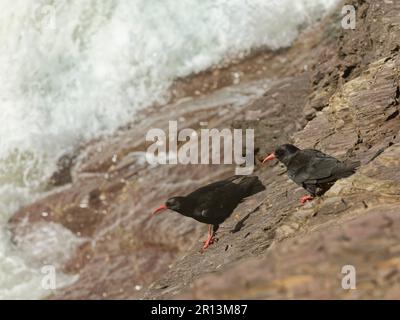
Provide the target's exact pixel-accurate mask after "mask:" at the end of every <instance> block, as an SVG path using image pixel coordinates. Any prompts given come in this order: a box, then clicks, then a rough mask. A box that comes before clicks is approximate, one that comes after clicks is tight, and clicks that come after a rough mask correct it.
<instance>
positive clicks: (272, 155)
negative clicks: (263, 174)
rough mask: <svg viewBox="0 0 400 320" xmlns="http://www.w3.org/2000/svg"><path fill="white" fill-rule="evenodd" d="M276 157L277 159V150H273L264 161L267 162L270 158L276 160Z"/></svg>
mask: <svg viewBox="0 0 400 320" xmlns="http://www.w3.org/2000/svg"><path fill="white" fill-rule="evenodd" d="M274 159H276V156H275V152H272V153H271V154H270V155H269V156H268V157H266V158H265V159H264V160H263V162H262V163H265V162H267V161H268V160H274Z"/></svg>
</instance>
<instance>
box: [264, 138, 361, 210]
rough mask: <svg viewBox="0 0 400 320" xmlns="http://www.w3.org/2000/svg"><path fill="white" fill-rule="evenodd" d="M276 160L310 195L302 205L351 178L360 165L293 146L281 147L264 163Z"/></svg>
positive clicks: (303, 199) (305, 197)
mask: <svg viewBox="0 0 400 320" xmlns="http://www.w3.org/2000/svg"><path fill="white" fill-rule="evenodd" d="M275 158H277V159H278V160H279V161H280V162H282V163H283V164H284V165H285V166H286V168H287V170H288V176H289V178H290V179H292V180H293V181H294V182H295V183H297V184H298V185H300V186H302V187H303V188H304V189H306V190H307V191H308V192H309V193H310V195H307V196H304V197H302V198H301V199H300V201H301V203H304V202H306V201H308V200H312V199H313V198H314V197H315V196H316V195H321V194H323V193H324V192H325V191H327V190H328V189H329V188H330V187H331V186H332V185H333V184H334V183H335V181H336V180H338V179H341V178H346V177H349V176H351V175H352V174H353V173H354V172H355V169H356V168H357V166H359V163H351V164H348V163H344V162H342V161H340V160H338V159H336V158H334V157H331V156H329V155H327V154H325V153H323V152H321V151H318V150H314V149H304V150H300V149H299V148H297V147H296V146H294V145H292V144H284V145H281V146H279V147H278V148H277V149H276V150H275V151H274V152H273V153H271V154H270V155H269V156H267V157H266V158H265V159H264V161H263V163H265V162H266V161H268V160H273V159H275Z"/></svg>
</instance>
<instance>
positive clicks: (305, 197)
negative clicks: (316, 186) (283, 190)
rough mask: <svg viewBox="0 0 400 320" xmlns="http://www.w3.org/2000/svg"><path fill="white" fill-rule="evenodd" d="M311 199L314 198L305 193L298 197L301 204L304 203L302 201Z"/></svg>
mask: <svg viewBox="0 0 400 320" xmlns="http://www.w3.org/2000/svg"><path fill="white" fill-rule="evenodd" d="M313 199H314V197H313V196H310V195H306V196H304V197H301V198H300V202H301V204H304V203H306V202H307V201H310V200H313Z"/></svg>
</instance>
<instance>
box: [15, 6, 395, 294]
mask: <svg viewBox="0 0 400 320" xmlns="http://www.w3.org/2000/svg"><path fill="white" fill-rule="evenodd" d="M352 3H353V4H355V5H356V6H357V8H358V9H357V17H358V20H357V22H358V23H357V28H356V30H354V31H352V30H340V29H338V28H337V27H332V25H334V24H335V23H338V22H337V20H335V19H334V18H329V17H328V18H327V19H326V20H324V21H323V22H321V25H320V26H319V27H317V28H316V29H315V30H313V31H310V32H309V33H307V34H304V35H302V37H301V38H300V39H299V40H298V42H297V43H296V44H295V45H294V46H293V47H292V48H290V49H288V50H285V51H283V52H280V53H277V54H271V53H268V54H266V55H261V56H257V55H256V56H254V57H252V58H251V59H249V60H247V61H245V62H244V64H242V65H240V66H239V65H238V66H237V68H238V70H240V72H242V73H244V75H242V77H241V79H243V80H242V81H243V83H241V84H239V85H234V86H231V84H230V83H228V85H230V86H229V87H226V88H223V87H221V86H222V85H218V86H217V87H216V88H213V90H211V91H210V92H208V93H207V90H206V89H204V88H202V89H201V90H202V91H201V92H202V95H201V96H200V97H196V98H186V99H183V100H178V101H176V102H174V103H171V104H170V105H168V106H165V107H163V108H162V109H157V108H155V109H153V110H148V111H145V112H144V113H143V114H141V115H139V116H138V118H137V119H136V120H135V122H133V123H132V124H131V125H130V126H128V127H127V128H125V129H124V130H122V131H121V132H119V133H118V134H116V135H115V136H113V137H109V138H107V139H104V140H102V141H96V142H92V143H90V144H88V146H86V147H85V148H84V150H83V151H81V152H80V153H79V155H78V156H76V158H75V157H74V161H73V163H74V165H73V167H72V171H71V172H69V171H67V172H66V173H65V174H66V175H67V178H66V179H63V177H62V171H60V173H59V174H58V176H57V181H60V183H59V184H64V183H66V182H68V181H70V180H72V182H71V183H70V184H67V185H65V186H63V187H62V188H60V189H56V190H54V191H53V192H51V193H50V194H49V195H48V196H47V197H45V198H43V199H41V200H39V201H37V202H35V203H33V204H31V205H29V206H27V207H25V208H22V209H21V210H20V211H19V212H17V213H16V214H15V216H14V217H13V218H12V219H11V220H10V223H9V227H10V230H11V231H12V233H13V239H14V243H15V245H16V246H27V243H25V242H24V243H22V242H20V243H19V241H21V240H20V239H26V237H24V235H26V234H27V233H29V230H30V229H31V228H32V226H34V225H36V224H37V225H40V226H42V225H43V224H44V223H52V224H53V223H57V224H61V225H63V226H64V227H65V228H67V229H68V230H70V231H71V232H73V233H74V234H75V235H77V236H78V237H79V238H80V240H81V241H80V242H79V246H78V247H77V249H76V250H75V253H74V255H73V258H72V259H70V260H69V261H67V262H63V266H62V269H63V271H64V272H67V273H71V274H78V275H79V280H78V281H77V282H75V283H74V284H73V285H71V286H69V287H66V288H62V289H60V290H57V293H56V294H55V295H54V296H52V298H59V299H70V298H86V299H99V298H146V299H154V298H196V299H213V298H220V299H231V298H232V299H238V298H252V299H269V298H271V299H277V298H317V299H319V298H323V299H330V298H400V286H399V283H400V262H399V256H400V246H399V243H400V242H399V240H400V239H399V235H400V232H399V231H400V215H399V214H400V212H399V211H398V208H399V207H400V170H399V169H400V115H399V111H400V105H399V102H400V69H399V68H400V60H399V50H398V48H399V47H400V46H399V45H400V44H399V34H400V30H399V29H400V20H399V17H400V3H398V2H397V1H372V0H370V1H361V0H359V1H352ZM328 35H329V36H328ZM396 48H397V49H396ZM260 65H262V66H264V67H265V69H264V68H263V69H262V72H261V73H257V75H258V76H257V77H255V76H254V74H255V72H254V71H255V70H257V68H258V66H260ZM306 66H307V67H306ZM229 68H233V69H232V72H233V71H235V70H234V68H235V66H233V67H229ZM229 70H231V69H229ZM246 70H248V71H249V72H250V74H251V75H250V76H248V78H247V82H246V75H245V72H246ZM305 70H306V71H305ZM220 73H221V74H223V76H224V77H226V76H227V74H228V71H227V70H225V71H221V72H218V74H220ZM218 74H217V73H215V72H210V73H209V74H208V75H207V74H202V75H200V78H199V79H200V80H201V81H196V79H191V80H190V81H189V80H188V81H186V82H184V83H183V84H180V85H179V84H175V87H176V88H177V90H178V89H179V95H180V96H182V95H184V94H183V93H182V92H181V91H182V90H183V91H185V90H186V91H188V92H192V91H193V92H194V91H196V85H199V84H198V83H197V82H200V83H201V82H203V80H204V79H205V78H207V77H211V79H208V82H209V83H213V82H218V79H213V78H212V77H218ZM265 79H267V80H265ZM208 82H207V83H208ZM218 83H220V84H221V83H224V81H223V79H222V80H221V81H219V82H218ZM176 119H180V125H182V127H191V128H194V129H198V127H199V122H200V121H207V122H208V123H209V126H210V127H216V128H226V127H231V128H241V129H245V128H254V129H255V147H256V172H255V174H257V175H258V176H259V177H260V180H261V181H262V182H263V183H264V184H265V186H266V190H265V191H263V192H261V193H259V194H257V195H255V196H253V197H250V198H249V199H247V200H246V201H244V202H243V203H241V204H240V205H239V206H238V207H237V208H236V210H235V211H234V213H233V214H232V216H231V217H230V218H229V219H228V220H227V221H226V222H225V223H224V224H223V225H221V228H220V230H219V231H218V238H219V241H218V242H217V243H216V244H214V245H212V246H211V247H210V248H209V249H208V250H207V251H206V253H205V254H203V255H201V254H199V252H198V249H199V248H200V246H201V240H204V239H203V238H204V237H205V235H206V226H204V225H201V224H199V223H197V222H196V221H194V220H192V219H190V218H185V217H182V216H180V215H179V214H176V213H173V212H166V213H164V214H162V215H160V216H157V217H155V218H150V212H151V211H152V209H154V208H155V207H157V206H158V205H159V204H161V203H163V202H164V201H165V200H166V199H167V198H168V197H170V196H174V195H181V194H182V195H184V194H187V193H188V192H190V191H192V190H194V189H196V188H198V187H200V186H202V185H204V184H206V183H209V182H211V181H215V180H218V179H221V178H224V177H226V176H229V175H232V174H233V167H232V166H220V165H218V166H212V165H210V166H183V165H167V166H158V167H151V166H149V165H148V164H147V163H146V162H145V161H143V152H144V151H145V150H146V147H147V144H146V142H145V141H144V133H145V132H146V131H147V130H148V129H149V128H155V127H160V128H164V129H166V126H167V125H168V120H176ZM288 141H291V142H294V143H295V144H296V145H298V146H299V147H302V148H306V147H307V148H310V147H311V148H317V149H320V150H321V151H324V152H326V153H329V154H331V155H333V156H335V157H338V158H339V159H342V160H346V159H349V160H358V161H361V164H362V165H361V167H360V169H359V170H358V171H357V172H356V174H354V175H353V176H351V177H349V178H346V179H342V180H339V181H337V182H336V183H335V184H334V186H333V187H332V188H331V189H330V190H329V191H328V192H327V193H325V195H323V196H322V197H321V198H318V199H316V200H314V201H312V202H310V203H307V204H306V205H305V206H300V204H299V203H298V198H299V197H300V196H302V195H304V190H302V189H301V188H299V187H297V186H296V185H295V184H294V183H293V182H292V181H290V180H289V179H288V177H287V176H286V171H285V169H284V168H283V166H282V165H280V164H279V163H276V162H274V163H272V164H268V165H265V166H261V165H260V162H259V160H260V159H261V158H262V157H263V156H265V154H266V153H268V152H270V151H271V150H273V149H274V148H275V146H277V145H279V144H282V143H285V142H288ZM60 175H61V176H60ZM28 247H29V246H28ZM345 265H352V266H354V267H355V268H356V273H357V290H343V289H342V287H341V281H342V278H343V276H344V275H343V274H342V273H341V270H342V267H343V266H345Z"/></svg>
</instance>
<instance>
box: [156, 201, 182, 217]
mask: <svg viewBox="0 0 400 320" xmlns="http://www.w3.org/2000/svg"><path fill="white" fill-rule="evenodd" d="M182 202H183V197H173V198H169V199H168V200H167V201H166V202H165V204H163V205H161V206H159V207H158V208H157V209H156V210H154V212H153V214H157V213H161V212H162V211H164V210H166V209H171V210H174V211H177V212H179V210H180V209H181V208H182Z"/></svg>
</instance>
